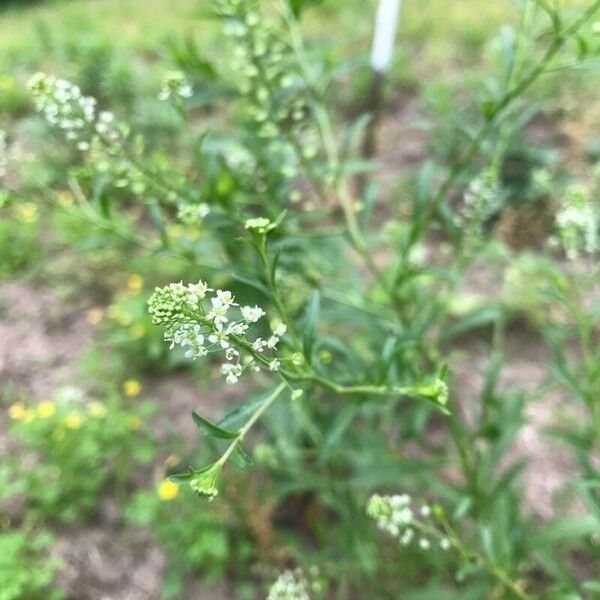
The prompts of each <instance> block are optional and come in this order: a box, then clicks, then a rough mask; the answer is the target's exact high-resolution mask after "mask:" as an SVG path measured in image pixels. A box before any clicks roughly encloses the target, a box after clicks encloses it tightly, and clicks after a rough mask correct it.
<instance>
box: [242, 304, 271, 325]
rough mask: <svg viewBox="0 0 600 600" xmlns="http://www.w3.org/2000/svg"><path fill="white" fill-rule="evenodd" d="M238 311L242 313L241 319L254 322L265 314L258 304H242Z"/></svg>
mask: <svg viewBox="0 0 600 600" xmlns="http://www.w3.org/2000/svg"><path fill="white" fill-rule="evenodd" d="M240 312H241V313H242V317H243V319H244V320H245V321H247V322H248V323H256V322H257V321H258V320H259V319H260V318H261V317H263V316H264V315H265V314H266V313H265V311H264V310H263V309H262V308H260V306H254V307H252V306H242V307H241V308H240Z"/></svg>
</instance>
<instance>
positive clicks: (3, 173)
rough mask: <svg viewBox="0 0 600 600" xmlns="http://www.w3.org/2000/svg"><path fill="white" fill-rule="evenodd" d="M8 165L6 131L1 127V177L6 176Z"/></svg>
mask: <svg viewBox="0 0 600 600" xmlns="http://www.w3.org/2000/svg"><path fill="white" fill-rule="evenodd" d="M7 167H8V146H7V144H6V131H4V129H0V179H2V178H4V177H6V171H7Z"/></svg>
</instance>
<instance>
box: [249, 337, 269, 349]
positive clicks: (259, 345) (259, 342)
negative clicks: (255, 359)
mask: <svg viewBox="0 0 600 600" xmlns="http://www.w3.org/2000/svg"><path fill="white" fill-rule="evenodd" d="M266 345H267V342H265V340H263V339H262V338H256V339H255V340H254V341H253V342H252V349H253V350H256V352H264V349H265V347H266Z"/></svg>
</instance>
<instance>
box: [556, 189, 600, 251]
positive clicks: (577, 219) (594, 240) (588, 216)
mask: <svg viewBox="0 0 600 600" xmlns="http://www.w3.org/2000/svg"><path fill="white" fill-rule="evenodd" d="M556 225H557V226H558V230H559V234H560V239H561V242H562V244H563V247H564V249H565V252H566V253H567V257H568V258H570V259H574V258H577V256H578V255H579V253H580V252H587V253H588V254H593V253H594V252H598V251H600V208H599V207H598V205H597V204H595V203H594V202H593V201H592V198H591V196H590V194H589V192H588V190H587V189H586V188H584V187H583V186H581V185H571V186H569V187H568V188H567V190H566V191H565V194H564V196H563V198H562V199H561V208H560V210H559V212H558V213H557V215H556Z"/></svg>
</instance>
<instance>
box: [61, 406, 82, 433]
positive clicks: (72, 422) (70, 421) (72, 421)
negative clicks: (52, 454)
mask: <svg viewBox="0 0 600 600" xmlns="http://www.w3.org/2000/svg"><path fill="white" fill-rule="evenodd" d="M82 423H83V418H82V416H81V415H80V414H79V413H78V412H77V411H76V410H74V411H72V412H70V413H69V414H68V415H67V418H66V419H65V425H66V427H67V429H79V428H80V427H81V424H82Z"/></svg>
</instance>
